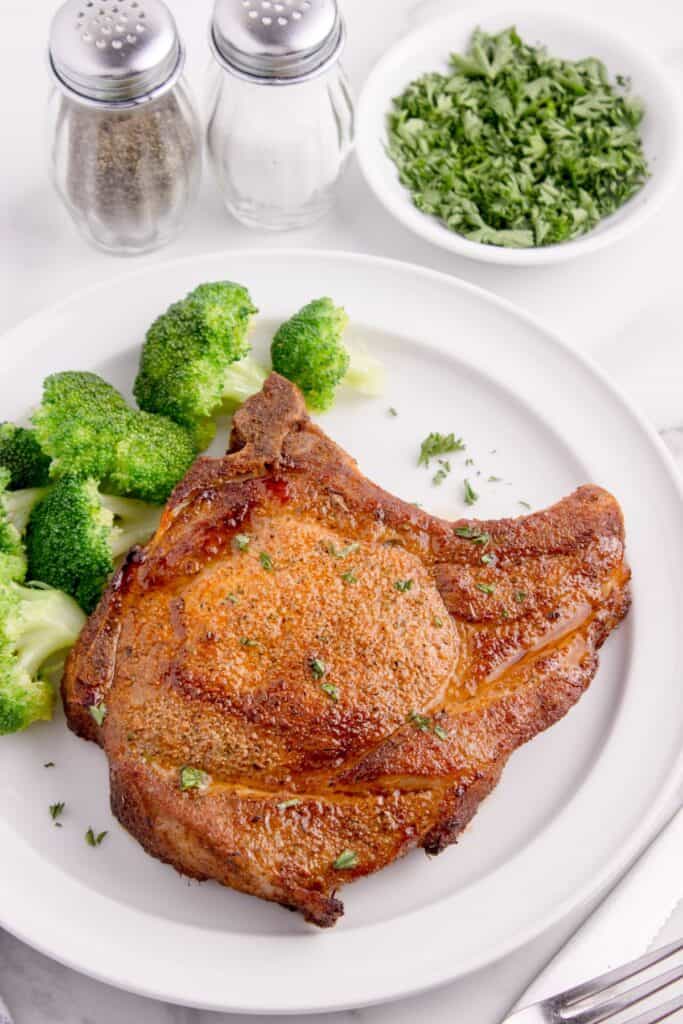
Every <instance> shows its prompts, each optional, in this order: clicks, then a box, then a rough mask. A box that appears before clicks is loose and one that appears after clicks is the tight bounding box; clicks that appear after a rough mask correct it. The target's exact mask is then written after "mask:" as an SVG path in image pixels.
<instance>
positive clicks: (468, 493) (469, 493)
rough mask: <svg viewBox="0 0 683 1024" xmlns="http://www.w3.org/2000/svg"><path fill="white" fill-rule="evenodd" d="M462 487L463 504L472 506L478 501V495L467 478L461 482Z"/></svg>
mask: <svg viewBox="0 0 683 1024" xmlns="http://www.w3.org/2000/svg"><path fill="white" fill-rule="evenodd" d="M463 486H464V488H465V504H466V505H474V503H475V501H479V495H478V494H477V492H476V491H475V490H474V489H473V487H472V484H471V483H470V482H469V480H468V479H467V478H465V479H464V480H463Z"/></svg>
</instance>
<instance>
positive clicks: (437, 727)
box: [434, 725, 448, 740]
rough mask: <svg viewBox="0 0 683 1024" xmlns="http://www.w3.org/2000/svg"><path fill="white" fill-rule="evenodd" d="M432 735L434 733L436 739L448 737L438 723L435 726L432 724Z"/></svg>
mask: <svg viewBox="0 0 683 1024" xmlns="http://www.w3.org/2000/svg"><path fill="white" fill-rule="evenodd" d="M434 735H435V736H436V737H437V738H438V739H440V740H447V739H448V733H447V732H446V730H445V729H444V728H442V726H440V725H435V726H434Z"/></svg>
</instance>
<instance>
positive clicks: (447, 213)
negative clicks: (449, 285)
mask: <svg viewBox="0 0 683 1024" xmlns="http://www.w3.org/2000/svg"><path fill="white" fill-rule="evenodd" d="M642 118H643V107H642V104H641V103H640V102H639V101H638V100H636V99H634V98H633V97H632V96H630V95H629V94H628V92H627V91H626V86H625V80H622V81H621V82H620V81H619V80H618V79H617V81H616V83H612V82H611V81H610V77H609V75H608V72H607V69H606V68H605V66H604V64H602V63H601V62H600V61H599V60H596V59H595V58H593V57H586V58H584V59H583V60H577V61H571V60H564V59H561V58H559V57H553V56H551V55H550V54H549V53H548V52H547V51H546V50H545V49H544V48H542V47H540V46H532V45H529V44H527V43H525V42H523V40H522V39H520V37H519V35H518V34H517V32H516V31H515V29H514V28H508V29H506V30H505V31H503V32H499V33H497V34H495V35H490V34H488V33H486V32H483V31H482V30H481V29H477V30H476V31H475V32H474V33H473V34H472V37H471V39H470V43H469V47H468V49H467V52H466V53H465V54H464V55H461V54H453V55H452V56H451V59H450V67H449V69H448V70H447V71H446V73H445V74H441V73H438V72H431V73H428V74H425V75H423V76H422V77H420V78H418V79H416V80H414V81H413V82H411V83H410V85H408V87H407V88H406V89H405V90H404V92H403V93H402V94H401V95H400V96H398V97H396V98H395V99H394V100H393V105H392V109H391V111H390V113H389V119H388V152H389V155H390V157H391V158H392V159H393V161H394V163H395V164H396V166H397V168H398V175H399V179H400V181H401V183H402V184H403V185H405V186H406V188H407V189H408V190H409V191H410V194H411V196H412V200H413V202H414V204H415V206H417V208H418V209H419V210H422V211H423V212H424V213H428V214H432V215H434V216H436V217H438V218H439V219H440V220H441V221H442V222H443V223H445V224H446V226H447V227H448V228H450V229H451V230H452V231H455V232H457V233H458V234H460V235H463V236H464V237H465V238H467V239H469V240H470V241H473V242H481V243H484V244H487V245H498V246H508V247H517V248H528V247H532V246H543V245H553V244H555V243H557V242H564V241H567V240H569V239H573V238H577V237H578V236H580V235H582V234H585V232H587V231H590V230H591V229H592V228H593V227H595V225H596V224H597V223H598V222H599V221H600V220H601V219H602V218H603V217H606V216H608V215H609V214H611V213H614V211H615V210H617V209H619V207H620V206H622V205H623V204H624V203H625V202H626V201H627V200H628V199H630V198H631V196H633V195H634V194H635V193H636V192H638V190H639V189H640V188H641V186H642V185H643V184H644V182H645V181H646V179H647V177H648V168H647V161H646V158H645V155H644V152H643V146H642V139H641V134H640V124H641V121H642Z"/></svg>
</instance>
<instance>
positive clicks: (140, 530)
mask: <svg viewBox="0 0 683 1024" xmlns="http://www.w3.org/2000/svg"><path fill="white" fill-rule="evenodd" d="M100 502H101V504H102V506H103V507H104V508H106V509H108V510H109V512H111V514H112V515H113V517H114V522H113V526H112V530H111V537H110V543H111V553H112V557H113V558H114V559H116V558H120V557H121V555H125V553H126V552H127V551H129V550H130V548H132V547H133V545H135V544H143V543H144V542H145V541H147V540H149V538H150V537H151V536H152V534H153V533H155V532H156V529H157V527H158V526H159V521H160V519H161V513H162V511H163V509H162V508H161V507H160V506H158V505H149V504H148V503H147V502H145V501H137V500H136V499H135V498H121V497H119V496H118V495H114V494H100Z"/></svg>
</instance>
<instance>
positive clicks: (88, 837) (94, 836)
mask: <svg viewBox="0 0 683 1024" xmlns="http://www.w3.org/2000/svg"><path fill="white" fill-rule="evenodd" d="M106 835H108V832H107V830H106V829H105V830H104V832H93V829H92V826H91V827H90V828H89V829H88V831H87V832H86V833H85V841H86V843H87V844H88V846H100V845H101V843H102V840H103V839H104V837H105V836H106Z"/></svg>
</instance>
